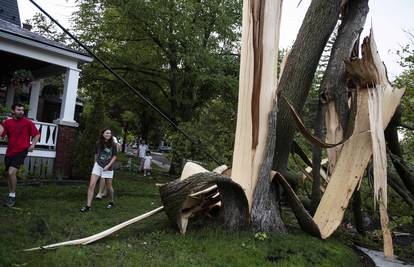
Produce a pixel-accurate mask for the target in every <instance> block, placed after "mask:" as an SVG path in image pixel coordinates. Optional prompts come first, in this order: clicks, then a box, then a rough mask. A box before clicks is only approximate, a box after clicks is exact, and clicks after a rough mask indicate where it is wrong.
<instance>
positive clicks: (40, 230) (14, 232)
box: [0, 172, 359, 267]
mask: <svg viewBox="0 0 414 267" xmlns="http://www.w3.org/2000/svg"><path fill="white" fill-rule="evenodd" d="M168 180H171V178H169V177H166V176H162V175H155V176H154V178H153V179H151V180H150V179H148V178H147V177H143V176H142V175H136V174H133V173H131V172H118V173H117V174H116V176H115V179H114V188H115V193H116V197H115V201H116V202H115V204H116V206H115V208H114V209H112V210H107V209H105V204H106V201H94V203H93V207H92V211H91V212H89V213H86V214H82V213H80V212H79V208H80V207H81V206H82V205H84V203H85V199H86V187H87V185H86V183H85V184H84V185H78V186H56V185H47V186H40V187H23V186H20V187H19V188H18V202H17V205H16V207H17V208H18V209H7V208H1V212H0V224H1V226H0V266H77V267H79V266H358V265H359V259H358V257H357V256H356V254H354V252H353V251H352V249H350V248H349V247H347V246H345V245H343V244H342V243H341V242H339V241H337V240H332V239H331V240H327V241H322V240H319V239H317V238H313V237H310V236H308V235H306V234H303V233H301V232H299V231H291V232H290V233H289V234H287V235H278V234H263V233H260V234H256V235H255V234H254V233H252V232H238V233H230V232H227V231H226V230H225V229H223V228H222V227H221V225H220V224H219V223H218V222H216V221H207V223H206V220H201V219H198V220H193V221H191V222H190V224H189V228H188V232H187V234H186V235H185V236H182V235H180V234H178V233H177V231H176V230H175V229H174V227H173V226H172V224H171V223H170V222H169V220H168V219H167V217H166V215H165V214H164V213H160V214H157V215H155V216H154V217H151V218H148V219H146V220H145V221H142V222H139V223H137V224H134V225H131V226H129V227H128V228H126V229H123V230H121V231H120V232H117V233H115V234H114V235H112V236H109V237H107V238H105V239H103V240H100V241H98V242H96V243H93V244H90V245H87V246H71V247H61V248H58V249H55V250H48V251H36V252H23V251H22V249H26V248H31V247H34V246H39V245H47V244H51V243H56V242H61V241H66V240H70V239H76V238H81V237H85V236H88V235H91V234H94V233H97V232H99V231H102V230H105V229H107V228H109V227H111V226H113V225H115V224H118V223H121V222H123V221H125V220H127V219H130V218H132V217H135V216H137V215H139V214H142V213H144V212H146V211H149V210H151V209H154V208H156V207H158V206H160V205H161V204H160V198H159V194H158V190H157V188H156V187H155V186H154V184H155V183H156V182H158V183H162V182H167V181H168ZM1 191H2V192H5V191H6V188H1Z"/></svg>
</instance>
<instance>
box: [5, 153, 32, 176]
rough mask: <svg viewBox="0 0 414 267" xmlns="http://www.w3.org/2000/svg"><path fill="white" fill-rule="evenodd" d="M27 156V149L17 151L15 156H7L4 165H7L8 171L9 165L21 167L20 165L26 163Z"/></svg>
mask: <svg viewBox="0 0 414 267" xmlns="http://www.w3.org/2000/svg"><path fill="white" fill-rule="evenodd" d="M26 156H27V150H25V151H22V152H20V153H17V154H16V155H14V156H11V157H9V156H5V157H4V165H6V171H8V170H9V167H14V168H16V169H19V168H20V165H22V164H23V163H24V160H25V158H26Z"/></svg>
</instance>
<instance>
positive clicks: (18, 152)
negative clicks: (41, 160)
mask: <svg viewBox="0 0 414 267" xmlns="http://www.w3.org/2000/svg"><path fill="white" fill-rule="evenodd" d="M12 114H13V118H11V119H7V120H5V121H3V123H2V125H0V135H1V137H4V136H6V135H7V137H8V141H9V142H8V145H7V151H6V156H5V157H4V164H5V165H6V171H7V179H8V185H9V195H8V197H7V198H6V201H5V203H4V206H6V207H9V208H11V207H13V206H14V204H15V203H16V183H17V178H16V174H17V171H18V170H19V168H20V165H22V164H23V163H24V159H25V158H26V156H27V153H28V152H32V151H33V149H34V147H35V146H36V144H37V142H38V141H39V138H40V133H39V131H38V130H37V128H36V126H35V125H34V123H33V122H32V121H31V120H28V119H26V118H24V117H23V116H24V106H23V105H22V104H14V105H13V106H12ZM31 137H33V141H32V144H30V138H31Z"/></svg>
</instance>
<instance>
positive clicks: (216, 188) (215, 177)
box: [159, 172, 250, 234]
mask: <svg viewBox="0 0 414 267" xmlns="http://www.w3.org/2000/svg"><path fill="white" fill-rule="evenodd" d="M159 191H160V195H161V199H162V202H163V204H164V207H165V212H166V213H167V216H168V217H169V219H170V220H171V221H172V222H174V223H175V224H176V226H177V227H178V229H179V231H180V232H181V233H182V234H184V233H185V232H186V229H187V223H188V219H189V218H191V217H193V216H196V215H197V214H200V213H206V212H208V211H209V210H210V209H211V208H212V207H213V206H215V205H218V204H219V205H220V207H221V212H222V215H223V219H224V225H225V226H226V227H227V228H228V229H230V230H241V229H244V228H246V227H247V226H248V225H249V223H250V219H249V210H248V202H247V199H246V196H245V194H244V191H243V189H242V187H241V186H240V185H238V184H237V183H235V182H233V181H232V180H231V179H230V178H229V177H227V176H223V175H221V174H217V173H213V172H201V173H197V174H194V175H192V176H190V177H188V178H185V179H183V180H182V179H177V180H174V181H172V182H170V183H167V184H165V185H163V186H161V187H160V188H159ZM197 192H201V193H197Z"/></svg>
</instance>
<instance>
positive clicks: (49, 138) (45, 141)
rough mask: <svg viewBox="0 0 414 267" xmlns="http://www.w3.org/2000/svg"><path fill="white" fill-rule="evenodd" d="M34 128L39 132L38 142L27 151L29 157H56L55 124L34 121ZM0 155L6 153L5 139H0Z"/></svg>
mask: <svg viewBox="0 0 414 267" xmlns="http://www.w3.org/2000/svg"><path fill="white" fill-rule="evenodd" d="M34 124H35V126H36V128H37V129H38V130H39V132H40V139H39V142H38V143H37V144H36V148H35V150H34V151H33V152H31V153H29V154H28V156H29V157H40V158H55V157H56V141H57V136H58V126H57V124H53V123H47V122H40V121H35V122H34ZM0 144H1V146H0V155H4V154H6V146H7V139H2V140H0Z"/></svg>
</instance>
